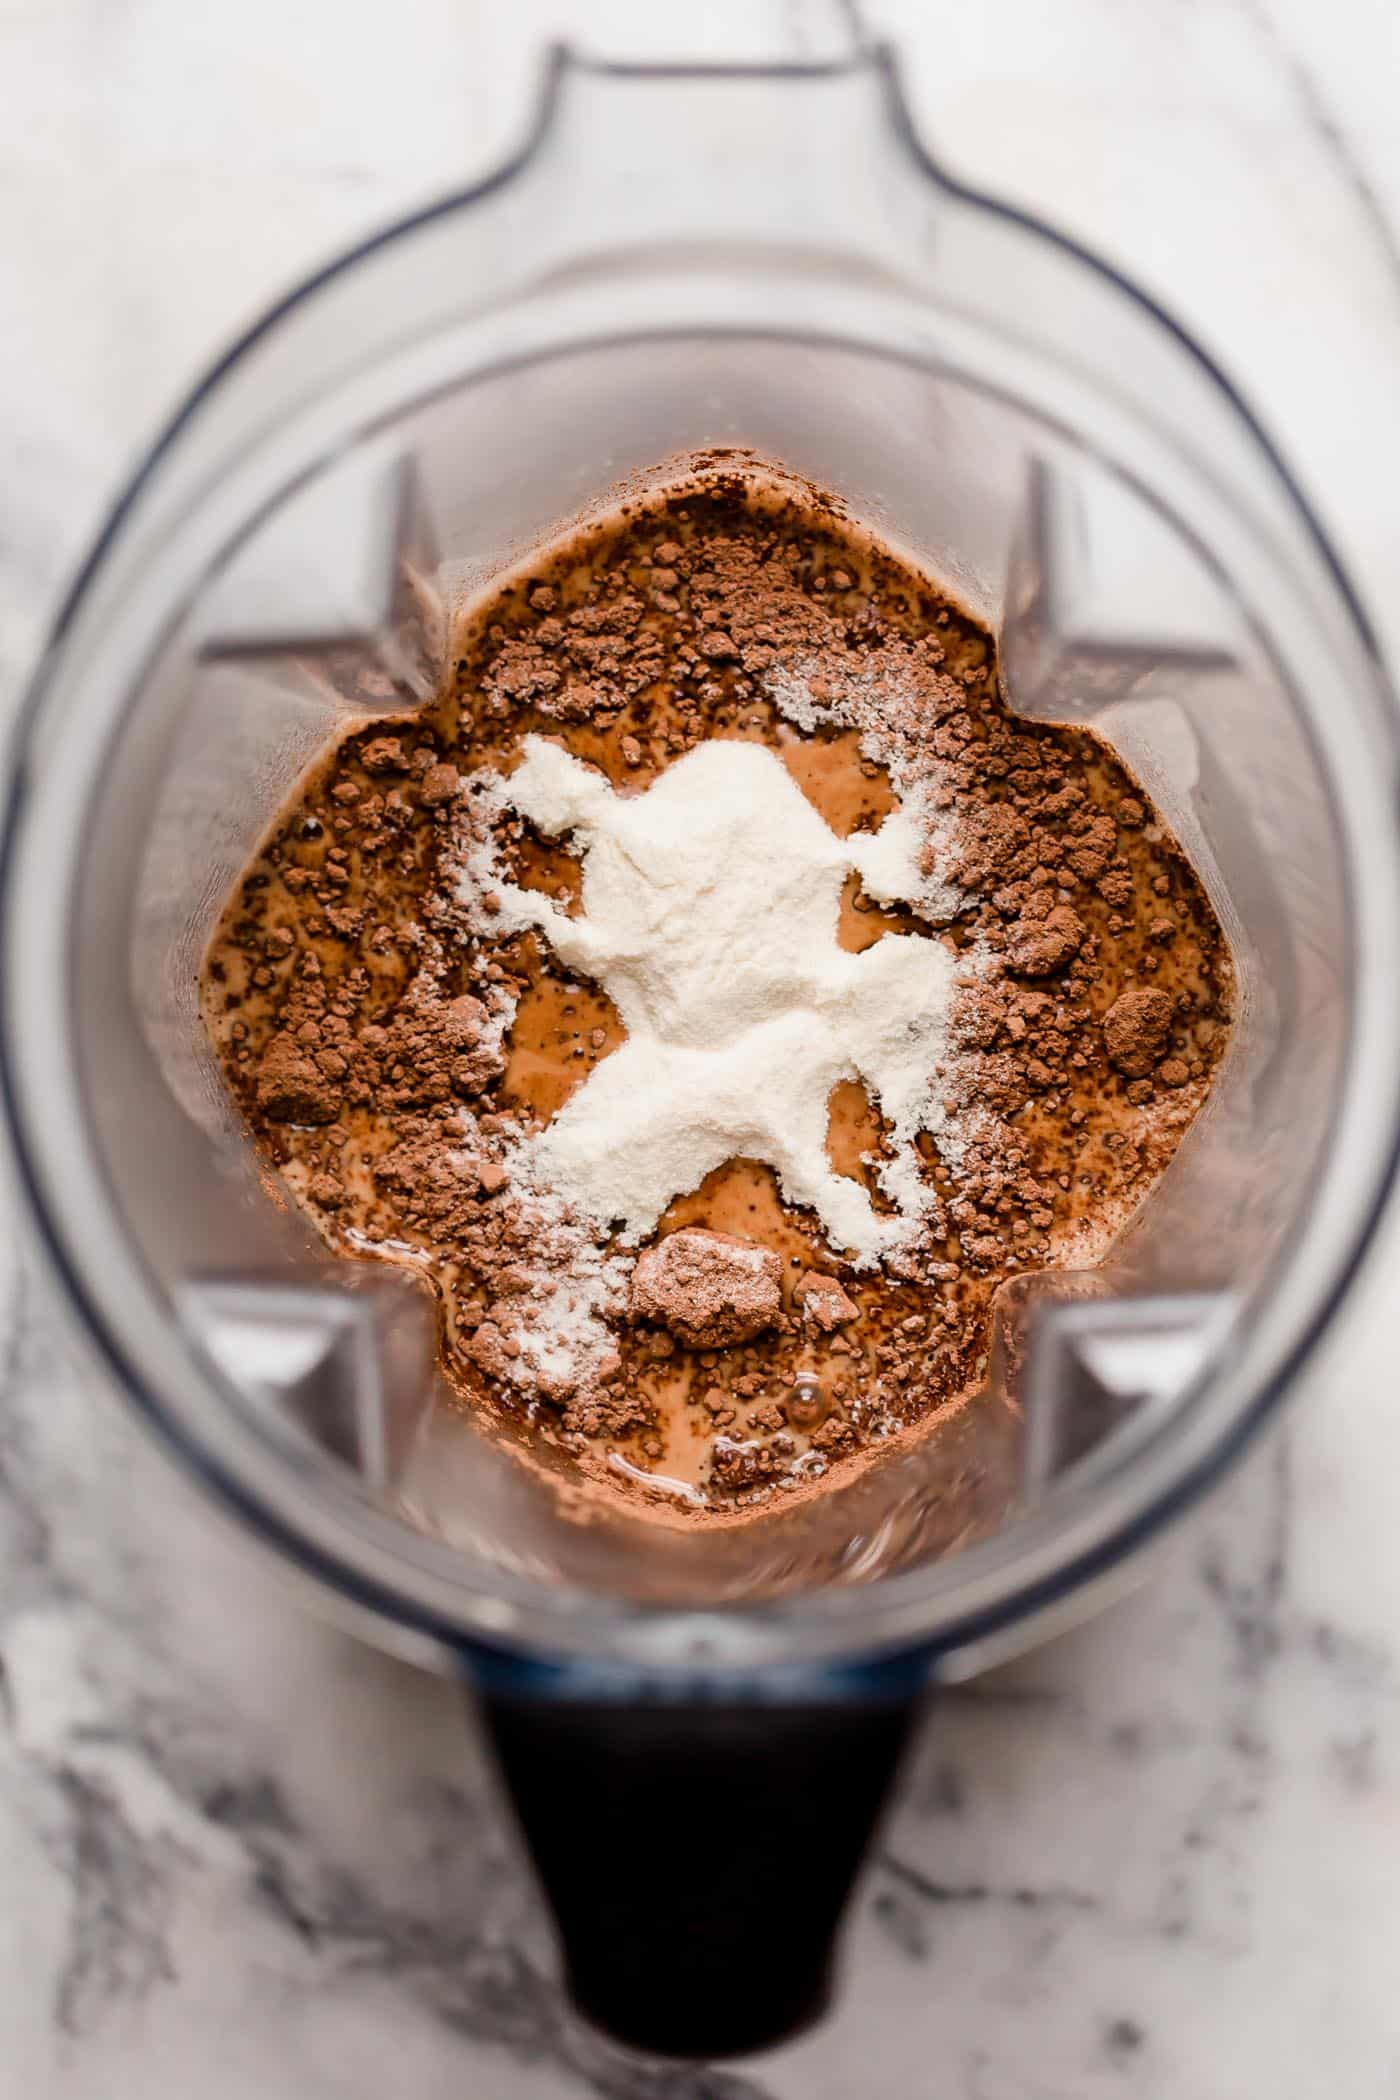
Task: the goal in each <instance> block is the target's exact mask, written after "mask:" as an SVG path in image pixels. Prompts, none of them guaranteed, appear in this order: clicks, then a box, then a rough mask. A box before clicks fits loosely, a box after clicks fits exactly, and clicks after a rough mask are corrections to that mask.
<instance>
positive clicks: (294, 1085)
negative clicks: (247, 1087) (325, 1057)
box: [258, 1035, 340, 1123]
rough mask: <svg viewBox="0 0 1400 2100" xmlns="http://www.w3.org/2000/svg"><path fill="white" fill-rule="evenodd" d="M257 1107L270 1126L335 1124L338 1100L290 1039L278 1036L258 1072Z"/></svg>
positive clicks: (303, 1052)
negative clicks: (279, 1124)
mask: <svg viewBox="0 0 1400 2100" xmlns="http://www.w3.org/2000/svg"><path fill="white" fill-rule="evenodd" d="M258 1107H259V1109H260V1110H261V1111H262V1113H263V1114H264V1115H265V1116H266V1117H267V1119H268V1121H269V1123H333V1122H334V1121H335V1119H336V1116H337V1115H338V1113H339V1110H340V1101H339V1096H338V1095H337V1092H336V1089H335V1088H334V1087H333V1086H332V1085H331V1084H330V1083H329V1081H328V1080H327V1079H326V1077H325V1075H324V1074H323V1073H322V1072H321V1071H320V1070H319V1069H318V1068H317V1066H316V1064H315V1062H314V1060H313V1059H312V1058H311V1057H310V1056H309V1055H308V1053H307V1052H306V1051H305V1050H304V1049H303V1048H302V1046H301V1044H300V1043H298V1042H296V1041H295V1040H294V1038H293V1037H291V1036H290V1035H275V1036H273V1038H272V1041H271V1042H270V1043H269V1044H268V1046H267V1048H266V1050H265V1051H264V1052H263V1055H262V1062H261V1064H260V1066H259V1068H258Z"/></svg>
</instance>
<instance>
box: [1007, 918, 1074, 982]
mask: <svg viewBox="0 0 1400 2100" xmlns="http://www.w3.org/2000/svg"><path fill="white" fill-rule="evenodd" d="M1083 945H1084V921H1083V920H1082V919H1081V918H1080V916H1079V914H1078V912H1076V911H1071V910H1070V907H1069V906H1068V905H1067V904H1057V905H1056V906H1055V907H1054V909H1053V910H1052V911H1050V912H1049V913H1047V915H1046V916H1045V917H1044V918H1043V919H1031V918H1029V917H1027V918H1024V919H1023V920H1022V922H1021V924H1020V926H1019V927H1018V928H1017V931H1016V934H1015V937H1014V939H1013V940H1012V941H1011V944H1010V946H1009V947H1008V948H1007V951H1006V960H1007V962H1008V964H1009V965H1010V967H1011V968H1012V969H1013V970H1015V971H1016V972H1017V973H1018V974H1019V975H1020V976H1022V977H1053V976H1054V974H1055V972H1056V971H1057V970H1063V969H1064V968H1065V966H1066V964H1068V963H1072V962H1073V961H1074V958H1075V956H1076V955H1078V953H1079V951H1080V949H1081V948H1082V947H1083Z"/></svg>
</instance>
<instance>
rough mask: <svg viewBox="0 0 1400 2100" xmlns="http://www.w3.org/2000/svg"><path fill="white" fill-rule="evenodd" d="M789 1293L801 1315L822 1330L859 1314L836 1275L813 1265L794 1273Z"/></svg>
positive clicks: (830, 1328) (824, 1330)
mask: <svg viewBox="0 0 1400 2100" xmlns="http://www.w3.org/2000/svg"><path fill="white" fill-rule="evenodd" d="M793 1296H794V1297H795V1298H796V1300H797V1302H798V1304H799V1305H800V1306H801V1308H802V1311H803V1314H804V1315H805V1317H806V1318H807V1319H809V1320H810V1321H812V1323H813V1324H814V1326H817V1327H819V1328H820V1329H821V1331H822V1333H823V1334H830V1333H831V1332H832V1330H833V1328H836V1327H844V1326H845V1325H846V1323H847V1322H848V1321H850V1320H858V1319H859V1318H860V1307H859V1306H858V1305H856V1304H854V1303H853V1301H852V1300H851V1299H850V1298H848V1297H847V1295H846V1293H845V1292H844V1291H843V1290H842V1288H841V1286H840V1284H839V1283H838V1282H837V1281H836V1278H835V1277H834V1276H822V1275H819V1274H818V1272H817V1271H816V1270H815V1269H808V1270H807V1271H806V1272H805V1274H803V1275H801V1276H799V1277H798V1279H797V1285H796V1288H795V1290H794V1292H793Z"/></svg>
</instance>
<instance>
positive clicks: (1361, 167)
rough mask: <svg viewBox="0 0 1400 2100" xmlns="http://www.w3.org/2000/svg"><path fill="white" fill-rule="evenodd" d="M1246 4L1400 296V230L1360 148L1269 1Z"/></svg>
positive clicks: (1255, 0) (1249, 0)
mask: <svg viewBox="0 0 1400 2100" xmlns="http://www.w3.org/2000/svg"><path fill="white" fill-rule="evenodd" d="M1242 4H1243V7H1244V12H1245V14H1246V15H1247V17H1248V19H1249V20H1250V21H1251V22H1252V23H1253V24H1254V27H1255V29H1256V31H1257V32H1258V34H1259V36H1260V37H1261V39H1262V40H1263V41H1264V42H1265V43H1267V44H1268V46H1269V47H1270V49H1271V50H1272V51H1273V53H1274V55H1275V57H1276V58H1277V60H1278V62H1279V64H1280V65H1281V66H1282V68H1283V70H1284V71H1285V72H1286V73H1287V75H1288V79H1289V83H1290V85H1291V86H1292V89H1293V93H1294V96H1295V97H1296V100H1297V103H1298V109H1299V112H1300V114H1301V116H1302V118H1303V121H1304V123H1305V124H1306V125H1307V127H1308V130H1309V131H1310V132H1311V133H1312V135H1313V137H1314V138H1315V139H1316V140H1317V142H1318V145H1319V146H1320V147H1321V149H1322V151H1323V153H1324V154H1325V155H1326V157H1327V159H1328V160H1330V161H1331V163H1332V165H1333V167H1334V168H1335V169H1336V172H1337V176H1338V178H1339V180H1340V181H1341V183H1342V184H1343V186H1344V187H1345V188H1346V189H1347V190H1349V191H1350V193H1351V196H1352V199H1353V201H1354V203H1355V204H1356V206H1357V209H1358V211H1359V212H1360V214H1361V217H1362V218H1363V220H1364V221H1365V223H1366V228H1367V231H1368V233H1369V234H1370V237H1371V241H1372V244H1373V246H1374V248H1375V249H1376V252H1377V254H1378V255H1379V256H1380V257H1381V258H1382V259H1383V261H1384V264H1385V270H1386V275H1387V277H1388V278H1389V280H1390V284H1391V287H1392V289H1393V290H1394V291H1395V293H1396V294H1397V296H1400V232H1397V229H1396V227H1395V226H1394V224H1393V223H1392V221H1391V217H1390V214H1389V212H1388V211H1387V210H1386V207H1385V204H1384V203H1383V201H1382V199H1381V197H1380V194H1379V192H1378V191H1377V189H1376V186H1375V184H1374V183H1373V182H1372V180H1371V177H1370V175H1369V174H1368V173H1367V170H1366V164H1365V161H1364V160H1363V158H1362V156H1361V152H1360V149H1359V148H1358V147H1357V146H1356V145H1355V144H1354V142H1353V141H1352V139H1351V138H1350V137H1349V135H1348V134H1347V132H1346V131H1345V130H1344V129H1343V127H1342V125H1341V123H1340V122H1339V121H1338V119H1337V116H1336V114H1335V113H1334V111H1333V109H1332V108H1331V105H1330V104H1329V102H1328V100H1327V97H1326V95H1325V93H1324V92H1323V89H1322V84H1321V82H1320V81H1319V80H1318V79H1317V77H1316V75H1315V74H1314V72H1313V70H1312V68H1311V67H1310V66H1309V65H1308V64H1307V63H1306V62H1305V60H1304V59H1303V58H1302V57H1301V55H1300V54H1299V53H1298V52H1296V51H1295V50H1294V49H1293V48H1292V46H1291V45H1290V44H1289V42H1288V40H1287V38H1286V37H1285V36H1284V34H1283V31H1282V30H1281V29H1280V28H1279V25H1278V23H1277V22H1276V21H1275V20H1274V18H1273V16H1272V14H1271V13H1270V12H1269V9H1268V7H1267V6H1266V5H1265V4H1264V0H1242Z"/></svg>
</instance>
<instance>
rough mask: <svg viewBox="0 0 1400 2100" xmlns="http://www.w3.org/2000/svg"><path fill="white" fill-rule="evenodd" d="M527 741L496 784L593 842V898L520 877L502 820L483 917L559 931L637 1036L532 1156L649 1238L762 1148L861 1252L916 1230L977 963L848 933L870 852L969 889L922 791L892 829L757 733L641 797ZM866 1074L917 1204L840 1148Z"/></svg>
mask: <svg viewBox="0 0 1400 2100" xmlns="http://www.w3.org/2000/svg"><path fill="white" fill-rule="evenodd" d="M524 749H525V756H524V759H523V762H522V763H521V765H520V766H519V768H518V769H517V770H516V771H515V772H514V773H513V774H511V776H510V777H509V779H508V780H505V781H501V780H499V779H497V778H496V777H495V776H490V775H486V776H482V775H479V776H477V780H476V782H475V783H474V787H475V789H476V793H477V796H478V798H482V797H484V798H485V801H486V803H487V806H488V808H492V807H494V809H495V810H497V811H500V810H504V809H505V808H507V807H509V808H513V809H515V810H518V811H519V812H520V813H521V814H522V815H523V816H526V817H528V818H529V819H530V820H531V821H532V822H533V823H534V824H535V825H536V826H538V828H539V829H540V830H541V831H543V832H545V833H548V834H551V835H556V836H559V835H565V834H568V835H572V836H573V837H574V839H575V840H576V841H577V843H578V845H579V847H580V848H581V853H582V862H583V883H582V899H581V905H582V908H581V912H580V915H579V916H578V917H569V916H568V915H567V914H566V913H565V912H563V911H561V910H560V909H559V907H558V906H557V905H556V904H554V903H553V902H552V901H551V900H550V899H549V898H547V897H544V896H542V895H540V894H539V893H537V892H535V891H532V890H526V889H522V888H521V887H519V886H518V885H517V884H514V883H511V882H508V881H505V880H503V879H502V877H501V874H500V869H499V863H498V861H497V859H496V855H495V853H494V850H493V847H492V843H491V841H490V838H489V835H488V836H486V837H484V838H483V837H482V836H480V835H478V837H477V838H476V840H475V842H474V843H472V844H471V845H470V846H469V847H468V849H467V851H466V853H465V855H464V861H463V869H462V883H461V893H462V900H463V902H464V903H465V904H466V905H467V907H468V910H469V913H470V915H471V916H472V917H473V918H474V919H475V921H476V923H478V924H479V925H480V926H481V928H482V930H483V931H488V930H489V931H491V932H494V933H497V934H499V933H505V932H513V931H518V930H522V929H524V928H526V927H537V928H539V929H540V930H541V931H542V932H543V933H544V934H545V935H546V937H547V938H548V940H549V941H550V943H551V944H552V946H553V948H554V950H555V952H556V954H557V955H558V957H559V959H560V960H561V961H562V962H563V963H564V964H566V965H567V966H568V967H569V968H570V969H574V970H577V971H579V972H580V973H581V974H583V975H586V976H588V977H591V978H593V979H594V980H595V981H596V982H597V983H599V984H600V985H601V986H602V987H603V989H604V990H605V991H606V992H607V994H608V995H609V997H610V998H611V999H612V1001H613V1003H614V1004H615V1006H616V1007H617V1010H618V1013H619V1015H620V1017H621V1020H622V1022H623V1025H624V1027H625V1029H626V1032H627V1039H626V1041H625V1042H624V1043H623V1044H622V1046H621V1048H620V1049H618V1050H617V1051H615V1052H614V1053H613V1054H612V1055H611V1056H610V1057H607V1058H605V1059H604V1060H603V1061H602V1062H601V1064H599V1065H598V1066H597V1067H596V1068H595V1070H594V1071H593V1072H592V1074H591V1075H590V1076H589V1078H588V1079H587V1080H586V1081H585V1083H584V1085H583V1086H582V1087H580V1088H579V1090H578V1092H577V1093H575V1094H574V1095H573V1096H572V1097H571V1099H570V1100H569V1101H568V1102H567V1103H566V1104H565V1106H564V1107H563V1108H562V1109H561V1110H560V1112H559V1113H558V1115H556V1116H555V1118H554V1120H553V1122H552V1123H550V1124H549V1125H548V1127H547V1128H546V1129H545V1130H543V1131H542V1132H540V1133H539V1134H538V1135H537V1136H535V1137H532V1138H528V1139H524V1140H522V1141H521V1143H520V1145H519V1147H518V1149H517V1152H516V1155H515V1157H514V1158H513V1159H512V1160H511V1161H509V1162H508V1165H509V1166H510V1168H511V1172H512V1175H513V1176H514V1177H516V1178H518V1180H519V1181H520V1182H521V1183H523V1184H524V1185H526V1186H531V1187H533V1188H535V1189H537V1190H540V1191H541V1192H544V1191H553V1192H555V1193H556V1194H557V1195H558V1196H559V1198H560V1199H561V1200H562V1201H564V1202H565V1203H566V1204H570V1205H574V1206H576V1207H577V1208H578V1209H579V1210H581V1211H583V1212H585V1213H586V1214H587V1215H588V1216H589V1217H591V1218H592V1219H594V1220H596V1221H597V1222H598V1223H599V1224H600V1225H613V1226H617V1227H619V1228H620V1229H621V1231H622V1233H623V1235H624V1237H626V1238H629V1239H633V1240H635V1239H637V1238H639V1237H641V1236H642V1235H644V1234H646V1233H648V1232H649V1231H651V1229H652V1228H653V1227H654V1226H655V1224H656V1222H657V1220H658V1218H659V1217H660V1215H661V1213H662V1211H663V1210H664V1209H665V1208H666V1205H667V1204H668V1203H669V1202H670V1201H671V1199H672V1197H673V1196H676V1195H678V1194H680V1193H682V1192H684V1191H687V1190H691V1189H694V1188H695V1187H697V1186H698V1184H699V1183H700V1182H701V1181H702V1180H703V1179H704V1177H705V1176H706V1175H707V1174H708V1173H710V1172H711V1171H712V1170H713V1169H714V1168H716V1167H719V1166H722V1165H723V1164H724V1163H725V1162H726V1161H728V1160H731V1159H735V1158H748V1159H758V1160H763V1161H766V1162H767V1163H768V1164H769V1165H771V1166H772V1167H773V1168H774V1170H775V1171H776V1173H777V1175H778V1179H779V1181H780V1183H781V1185H782V1189H783V1193H784V1195H785V1196H786V1197H787V1198H788V1200H789V1201H791V1202H793V1203H800V1204H808V1205H810V1206H811V1207H812V1208H813V1209H814V1210H815V1211H816V1212H817V1213H818V1215H819V1216H820V1217H821V1219H822V1222H823V1224H824V1225H825V1227H826V1229H827V1232H828V1234H829V1236H830V1238H831V1240H832V1242H833V1243H834V1244H835V1245H836V1246H838V1247H840V1248H842V1249H843V1250H845V1251H846V1252H848V1253H849V1254H850V1255H851V1256H852V1257H853V1258H854V1259H855V1260H857V1261H858V1262H859V1263H861V1264H863V1265H869V1264H871V1263H873V1262H875V1261H877V1260H878V1259H879V1258H880V1256H881V1255H882V1254H883V1253H885V1252H888V1251H890V1250H891V1249H893V1248H895V1247H897V1246H900V1245H903V1244H906V1243H907V1242H908V1241H909V1240H911V1239H912V1238H913V1237H914V1235H915V1233H916V1232H917V1230H918V1226H919V1223H920V1221H921V1219H922V1218H923V1217H924V1216H925V1215H926V1214H927V1212H928V1211H929V1210H930V1209H931V1208H932V1206H933V1201H934V1199H933V1195H932V1191H931V1189H930V1188H929V1186H928V1184H927V1181H926V1180H925V1178H924V1176H923V1174H922V1173H921V1172H920V1169H919V1163H918V1159H917V1154H916V1152H915V1139H916V1137H917V1135H918V1133H919V1132H920V1131H921V1130H927V1131H932V1132H935V1133H937V1132H938V1131H939V1130H940V1129H941V1128H942V1126H943V1121H944V1112H943V1109H942V1105H941V1101H940V1098H939V1089H938V1083H937V1073H938V1069H939V1066H940V1063H941V1061H942V1060H943V1059H944V1057H945V1054H946V1052H947V1048H948V1045H947V1023H948V1011H949V1005H950V1001H951V998H952V995H953V991H954V982H955V980H954V969H955V965H954V959H953V957H952V955H951V954H950V953H949V951H948V950H947V949H946V948H945V947H944V946H943V944H942V943H941V942H939V941H937V940H932V939H926V938H923V937H921V936H916V935H887V936H886V937H885V938H884V939H882V940H880V941H877V942H876V943H875V945H874V946H873V947H871V948H867V949H866V950H865V951H864V952H863V953H861V954H859V955H853V954H851V953H849V952H848V951H847V950H845V949H843V948H841V947H839V946H838V944H837V939H836V933H837V924H838V917H839V910H840V896H841V889H842V885H843V883H844V881H845V879H846V877H847V875H848V874H849V873H850V872H851V871H854V872H855V873H856V874H858V875H859V877H860V879H861V881H862V883H863V884H864V885H865V887H866V888H867V889H868V890H869V891H870V893H871V894H872V895H874V896H876V897H878V898H880V899H881V900H882V901H885V902H895V901H900V900H903V901H909V902H916V903H921V904H925V905H927V902H928V900H929V899H930V898H931V897H933V896H935V895H946V894H947V893H946V891H945V890H944V889H943V888H942V886H941V885H940V884H939V883H938V882H937V879H936V876H931V875H928V874H926V873H924V872H922V871H921V866H920V860H921V855H922V854H923V853H924V851H925V850H926V844H927V836H928V833H927V828H926V826H925V824H924V823H923V822H922V821H921V817H922V814H923V813H922V812H921V811H920V810H919V809H918V808H911V807H910V806H909V805H908V804H907V803H906V806H905V807H904V808H903V809H902V810H900V811H898V812H896V813H894V814H892V815H891V816H890V817H889V818H887V819H886V821H885V824H884V826H883V827H882V829H881V830H880V831H879V832H877V833H874V834H869V833H866V834H857V835H855V836H853V837H851V838H848V839H839V838H837V837H836V835H835V833H834V832H832V831H831V829H830V828H829V827H828V825H827V824H826V823H825V822H824V821H823V819H822V818H821V816H820V815H819V814H818V812H817V811H816V810H815V809H814V808H813V807H812V805H811V803H809V802H808V801H807V799H806V797H805V796H804V795H803V794H802V792H801V790H800V789H799V788H798V787H797V785H796V783H795V782H794V781H793V779H792V777H791V775H790V774H789V773H788V772H787V770H786V768H785V767H784V766H783V764H782V762H781V761H780V760H779V759H778V758H777V757H776V756H775V755H774V754H773V753H772V752H771V751H769V750H767V749H765V748H764V747H763V746H761V745H756V744H747V743H733V742H726V741H714V742H709V743H705V744H701V745H699V746H698V747H697V748H696V749H695V750H693V751H691V752H689V753H688V754H687V755H686V756H685V757H684V758H682V759H680V760H678V761H677V763H676V764H674V765H672V766H670V767H668V768H667V770H666V771H665V772H663V773H662V774H661V775H660V777H659V778H658V779H657V780H656V781H654V782H653V784H652V785H651V787H650V788H648V789H647V790H646V791H645V793H643V794H640V795H619V794H617V793H616V792H615V791H614V789H613V788H612V786H611V785H610V783H609V782H608V781H607V779H606V778H605V777H604V775H603V774H602V773H600V772H598V771H597V770H596V769H594V768H593V767H591V766H587V765H584V764H583V763H581V761H579V760H578V759H576V758H574V757H572V756H571V755H570V754H569V753H568V752H566V751H565V750H563V749H562V748H561V747H560V746H559V745H557V744H553V743H547V742H545V741H544V740H543V739H541V738H539V737H533V736H532V737H529V738H527V739H526V742H525V747H524ZM480 806H481V802H480V799H478V808H480ZM487 891H490V892H492V893H494V894H493V896H492V904H493V905H494V906H496V907H498V908H497V909H495V910H493V911H492V912H490V913H489V914H488V913H487V912H486V911H485V908H484V906H483V904H482V898H483V895H484V894H485V893H486V892H487ZM844 1079H861V1080H863V1081H864V1083H865V1085H866V1088H867V1090H868V1091H869V1093H870V1094H871V1096H872V1098H873V1099H874V1100H875V1101H876V1102H877V1103H878V1105H879V1107H880V1109H881V1110H882V1111H883V1113H884V1115H885V1117H886V1118H887V1120H888V1121H889V1123H890V1124H891V1126H892V1133H891V1136H892V1147H893V1154H894V1156H893V1158H892V1160H890V1161H888V1162H886V1163H884V1165H883V1166H882V1167H881V1169H880V1182H881V1186H882V1188H883V1189H884V1191H885V1192H886V1194H887V1195H888V1196H889V1198H890V1199H891V1201H892V1202H893V1203H894V1204H895V1206H896V1209H897V1215H896V1216H894V1217H882V1216H880V1215H879V1214H877V1212H876V1211H875V1210H874V1208H873V1207H872V1205H871V1203H870V1200H869V1198H868V1196H867V1195H866V1192H865V1190H864V1189H863V1188H862V1187H861V1185H860V1184H859V1183H858V1182H856V1181H853V1180H851V1179H849V1178H848V1177H846V1176H843V1175H840V1174H837V1173H836V1172H835V1170H834V1169H833V1167H832V1165H831V1162H830V1160H829V1158H828V1156H827V1149H826V1136H827V1123H828V1111H829V1102H830V1098H831V1093H832V1089H833V1088H834V1087H835V1086H836V1085H837V1084H838V1083H839V1082H840V1081H841V1080H844Z"/></svg>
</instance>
